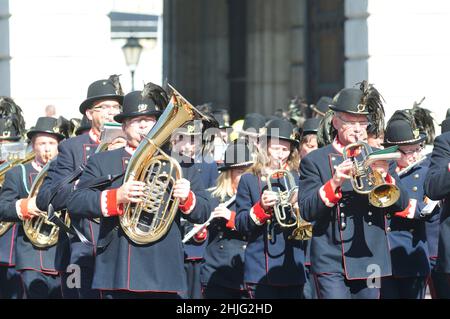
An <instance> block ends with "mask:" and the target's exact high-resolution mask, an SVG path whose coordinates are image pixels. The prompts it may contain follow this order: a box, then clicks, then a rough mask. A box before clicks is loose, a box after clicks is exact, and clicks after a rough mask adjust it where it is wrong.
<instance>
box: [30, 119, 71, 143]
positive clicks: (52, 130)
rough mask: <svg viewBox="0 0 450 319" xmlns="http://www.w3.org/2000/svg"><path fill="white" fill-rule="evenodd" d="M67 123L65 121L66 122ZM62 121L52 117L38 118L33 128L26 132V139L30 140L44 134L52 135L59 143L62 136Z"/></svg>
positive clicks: (63, 136)
mask: <svg viewBox="0 0 450 319" xmlns="http://www.w3.org/2000/svg"><path fill="white" fill-rule="evenodd" d="M66 121H67V120H66ZM63 125H64V121H62V120H60V119H56V118H54V117H46V116H45V117H40V118H38V120H37V122H36V125H35V126H33V127H32V128H31V129H30V130H29V131H28V132H27V137H28V138H29V139H30V140H31V139H32V138H33V136H35V135H36V134H39V133H46V134H50V135H53V136H54V137H56V138H57V139H58V140H59V141H61V140H63V139H64V138H65V137H66V136H65V135H64V128H63Z"/></svg>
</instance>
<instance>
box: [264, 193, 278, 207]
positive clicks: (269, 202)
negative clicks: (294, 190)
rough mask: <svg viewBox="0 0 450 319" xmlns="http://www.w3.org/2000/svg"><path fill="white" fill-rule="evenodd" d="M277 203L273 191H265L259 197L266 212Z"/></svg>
mask: <svg viewBox="0 0 450 319" xmlns="http://www.w3.org/2000/svg"><path fill="white" fill-rule="evenodd" d="M277 202H278V194H277V193H276V192H273V191H268V190H265V191H264V192H263V193H262V195H261V206H262V208H263V209H264V210H265V211H267V210H269V208H270V207H273V206H275V204H276V203H277Z"/></svg>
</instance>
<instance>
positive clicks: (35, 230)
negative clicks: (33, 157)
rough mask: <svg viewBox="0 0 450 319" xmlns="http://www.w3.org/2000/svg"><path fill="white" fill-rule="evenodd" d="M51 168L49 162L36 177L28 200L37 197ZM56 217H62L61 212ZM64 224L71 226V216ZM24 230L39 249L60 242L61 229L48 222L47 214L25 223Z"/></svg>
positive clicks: (66, 217)
mask: <svg viewBox="0 0 450 319" xmlns="http://www.w3.org/2000/svg"><path fill="white" fill-rule="evenodd" d="M49 167H50V162H48V163H47V164H46V165H45V166H44V167H43V168H42V171H40V172H39V174H38V175H37V176H36V179H35V180H34V182H33V185H31V189H30V194H29V195H28V198H31V197H34V196H36V195H37V193H38V191H39V188H40V187H41V185H42V182H43V181H44V178H45V177H46V176H47V171H48V168H49ZM55 215H56V216H58V217H60V216H61V212H56V213H55ZM64 223H65V224H66V225H67V227H69V226H70V219H69V214H66V216H65V220H64ZM23 230H24V232H25V235H26V236H27V237H28V239H29V240H30V242H31V243H32V244H33V245H34V246H36V247H39V248H47V247H51V246H53V245H55V244H56V243H57V241H58V233H59V227H58V226H56V225H55V224H54V223H52V222H51V221H49V220H48V216H47V213H45V212H43V213H42V214H41V215H40V216H38V217H34V218H32V219H29V220H25V221H24V222H23Z"/></svg>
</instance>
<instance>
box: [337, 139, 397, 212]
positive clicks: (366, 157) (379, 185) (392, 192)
mask: <svg viewBox="0 0 450 319" xmlns="http://www.w3.org/2000/svg"><path fill="white" fill-rule="evenodd" d="M351 151H356V153H358V156H361V158H362V160H360V161H357V159H356V157H351V158H352V161H353V172H352V179H351V180H350V181H351V183H352V186H353V189H354V191H355V192H357V193H359V194H367V195H368V197H369V203H370V204H372V205H373V206H375V207H380V208H384V207H389V206H391V205H393V204H394V203H395V202H396V201H397V200H398V199H399V198H400V189H399V188H398V187H397V186H395V185H393V184H387V183H386V182H385V181H384V178H383V177H382V176H381V174H380V173H378V172H376V171H373V170H372V169H371V167H370V166H371V165H372V164H373V163H374V162H376V161H390V160H397V159H399V158H400V156H401V155H400V153H398V152H394V153H385V154H383V153H380V154H376V155H371V154H372V153H373V152H372V149H371V147H370V146H369V145H368V144H367V143H366V142H363V141H358V142H356V143H352V144H349V145H347V146H346V147H344V150H343V157H344V160H346V159H347V158H349V155H348V154H349V153H350V152H351Z"/></svg>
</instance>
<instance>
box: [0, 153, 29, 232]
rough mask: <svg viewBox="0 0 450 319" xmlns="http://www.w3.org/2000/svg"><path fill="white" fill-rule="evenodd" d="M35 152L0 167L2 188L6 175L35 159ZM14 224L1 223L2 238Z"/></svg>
mask: <svg viewBox="0 0 450 319" xmlns="http://www.w3.org/2000/svg"><path fill="white" fill-rule="evenodd" d="M34 155H35V154H34V152H28V153H27V154H26V155H25V158H21V159H19V158H12V159H10V160H8V161H6V162H4V163H3V164H1V165H0V187H2V186H3V182H4V181H5V175H6V173H7V172H8V171H9V170H10V169H11V168H13V167H14V166H16V165H20V164H27V163H29V162H31V161H32V160H33V159H34ZM13 225H14V222H0V236H2V235H3V234H4V233H6V232H7V231H8V230H9V229H10V228H11V227H12V226H13Z"/></svg>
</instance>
